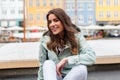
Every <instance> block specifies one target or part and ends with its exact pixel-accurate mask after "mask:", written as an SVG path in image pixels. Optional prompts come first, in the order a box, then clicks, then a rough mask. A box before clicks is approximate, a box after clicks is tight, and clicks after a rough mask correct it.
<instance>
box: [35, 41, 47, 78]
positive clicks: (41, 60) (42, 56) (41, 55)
mask: <svg viewBox="0 0 120 80" xmlns="http://www.w3.org/2000/svg"><path fill="white" fill-rule="evenodd" d="M46 55H47V52H46V49H45V48H44V47H43V45H42V40H41V42H40V48H39V70H38V78H37V80H44V79H43V63H44V61H45V60H46Z"/></svg>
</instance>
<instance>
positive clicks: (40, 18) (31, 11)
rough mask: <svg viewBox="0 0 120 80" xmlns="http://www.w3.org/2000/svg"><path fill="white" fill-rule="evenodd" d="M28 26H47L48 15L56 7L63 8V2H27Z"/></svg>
mask: <svg viewBox="0 0 120 80" xmlns="http://www.w3.org/2000/svg"><path fill="white" fill-rule="evenodd" d="M25 3H26V15H27V18H26V24H27V25H28V27H30V26H40V27H44V26H47V23H46V14H47V12H48V11H49V10H50V9H52V8H56V7H60V8H63V2H62V0H26V2H25Z"/></svg>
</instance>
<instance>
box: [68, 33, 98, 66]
mask: <svg viewBox="0 0 120 80" xmlns="http://www.w3.org/2000/svg"><path fill="white" fill-rule="evenodd" d="M77 38H78V42H79V45H80V49H78V55H73V56H69V57H68V64H70V65H79V64H84V65H92V64H94V63H95V60H96V55H95V52H94V50H93V49H92V48H91V47H90V46H89V44H88V43H87V41H86V40H85V38H84V37H83V36H82V34H80V33H79V34H77Z"/></svg>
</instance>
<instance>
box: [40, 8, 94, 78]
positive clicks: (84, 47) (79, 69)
mask: <svg viewBox="0 0 120 80" xmlns="http://www.w3.org/2000/svg"><path fill="white" fill-rule="evenodd" d="M46 18H47V26H48V31H47V32H45V33H44V34H43V36H42V38H41V41H40V50H39V63H40V66H39V71H38V80H87V66H88V65H92V64H94V63H95V59H96V56H95V52H94V51H93V49H92V48H91V47H90V46H89V45H88V44H87V42H86V40H85V38H84V37H83V35H82V34H81V32H80V30H79V29H78V28H75V27H76V26H75V25H73V23H72V22H71V20H70V17H69V16H68V15H67V14H66V13H65V11H64V10H63V9H61V8H55V9H52V10H50V11H49V12H48V14H47V16H46Z"/></svg>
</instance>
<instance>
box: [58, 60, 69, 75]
mask: <svg viewBox="0 0 120 80" xmlns="http://www.w3.org/2000/svg"><path fill="white" fill-rule="evenodd" d="M67 62H68V59H67V58H63V59H62V60H61V61H60V62H59V63H58V64H57V66H56V70H57V74H58V76H60V77H61V76H62V74H61V70H62V69H63V67H64V66H65V64H66V63H67Z"/></svg>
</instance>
